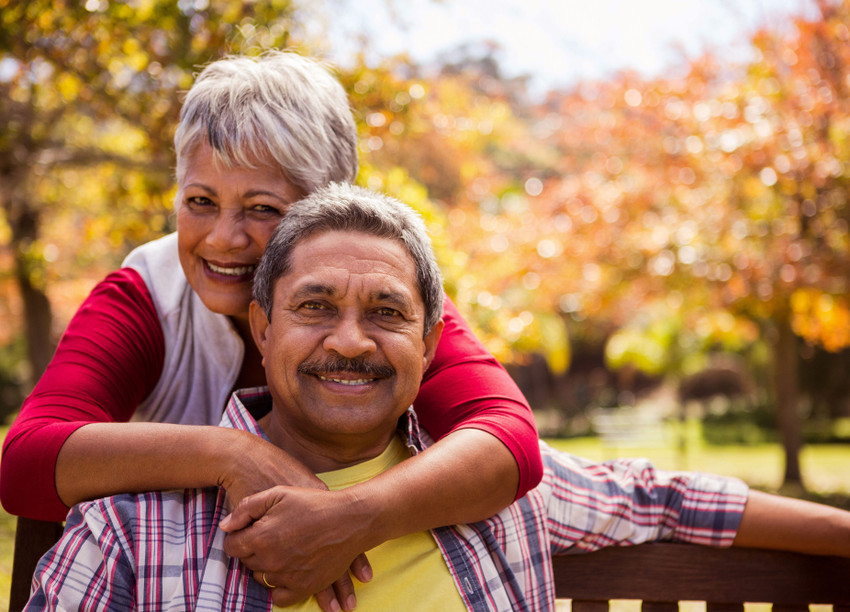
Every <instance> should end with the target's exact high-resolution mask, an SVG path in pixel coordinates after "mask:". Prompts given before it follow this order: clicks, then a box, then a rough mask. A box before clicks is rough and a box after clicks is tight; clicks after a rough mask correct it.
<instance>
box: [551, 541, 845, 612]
mask: <svg viewBox="0 0 850 612" xmlns="http://www.w3.org/2000/svg"><path fill="white" fill-rule="evenodd" d="M553 566H554V571H555V584H556V593H557V595H558V597H560V598H569V599H573V600H579V601H588V602H590V601H593V602H596V601H598V602H607V601H608V600H610V599H639V600H642V601H644V602H661V603H672V602H679V601H705V602H709V603H711V604H712V608H710V610H711V612H714V611H715V610H716V611H717V612H725V611H727V610H732V609H734V610H740V607H739V604H742V603H745V602H749V603H753V602H763V603H773V604H774V608H773V609H774V611H777V610H779V608H778V607H777V606H791V607H793V608H794V609H806V607H807V606H808V604H834V605H841V606H850V559H844V558H839V557H822V556H813V555H800V554H796V553H788V552H779V551H769V550H757V549H746V548H732V549H717V548H709V547H703V546H687V545H682V544H667V543H663V544H661V543H658V544H643V545H640V546H630V547H623V548H608V549H604V550H600V551H597V552H594V553H589V554H579V555H568V556H563V557H556V558H555V559H554V561H553ZM728 605H734V606H735V607H732V608H729V607H727V606H728ZM643 609H644V610H646V609H647V608H646V605H644V607H643Z"/></svg>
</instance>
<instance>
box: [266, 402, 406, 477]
mask: <svg viewBox="0 0 850 612" xmlns="http://www.w3.org/2000/svg"><path fill="white" fill-rule="evenodd" d="M274 411H275V409H274V407H272V409H271V410H270V411H269V412H268V413H267V414H266V415H264V416H263V417H261V418H259V419H257V424H258V425H259V426H260V428H261V429H262V430H263V432H264V433H265V434H266V436H267V437H268V438H269V440H270V441H271V442H272V444H274V445H275V446H277V447H278V448H280V449H281V450H283V451H285V452H286V453H287V454H289V455H291V456H292V457H294V458H295V459H297V460H298V461H300V462H301V463H303V464H304V465H306V466H307V467H308V468H310V470H312V471H313V473H315V474H320V473H322V472H333V471H335V470H340V469H343V468H347V467H350V466H352V465H356V464H358V463H362V462H364V461H368V460H370V459H374V458H375V457H377V456H378V455H380V454H381V453H382V452H384V450H386V448H387V446H388V445H389V443H390V440H392V437H393V436H394V435H395V430H393V431H388V432H386V433H385V434H384V433H382V434H380V435H376V436H370V437H369V439H368V440H367V439H365V437H364V436H336V437H330V436H328V437H323V438H322V439H321V440H317V439H312V438H310V437H308V436H303V435H298V433H297V432H293V431H290V430H288V429H287V428H285V427H282V426H280V422H279V420H278V419H275V418H274Z"/></svg>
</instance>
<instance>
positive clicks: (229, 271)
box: [207, 262, 256, 276]
mask: <svg viewBox="0 0 850 612" xmlns="http://www.w3.org/2000/svg"><path fill="white" fill-rule="evenodd" d="M207 265H208V266H209V267H210V270H212V271H213V272H215V273H216V274H224V275H226V276H242V275H243V274H249V273H251V272H253V271H254V268H255V267H256V266H236V267H235V268H222V267H221V266H217V265H215V264H213V263H210V262H207Z"/></svg>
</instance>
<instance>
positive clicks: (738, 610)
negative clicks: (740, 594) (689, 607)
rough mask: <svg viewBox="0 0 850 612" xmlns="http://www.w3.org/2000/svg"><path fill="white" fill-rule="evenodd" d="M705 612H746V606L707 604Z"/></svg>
mask: <svg viewBox="0 0 850 612" xmlns="http://www.w3.org/2000/svg"><path fill="white" fill-rule="evenodd" d="M705 612H744V604H742V603H733V604H730V603H714V602H711V601H709V602H706V605H705Z"/></svg>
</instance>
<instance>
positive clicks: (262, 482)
mask: <svg viewBox="0 0 850 612" xmlns="http://www.w3.org/2000/svg"><path fill="white" fill-rule="evenodd" d="M356 143H357V136H356V130H355V126H354V122H353V120H352V117H351V112H350V109H349V106H348V100H347V97H346V95H345V92H344V90H343V89H342V87H341V85H340V84H339V82H338V81H337V80H336V79H335V78H334V77H333V76H332V75H331V74H330V73H329V72H328V71H327V70H326V69H325V68H324V67H323V66H322V65H321V64H319V63H317V62H315V61H312V60H308V59H306V58H303V57H301V56H299V55H296V54H292V53H280V52H274V53H267V54H265V55H263V56H261V57H259V58H253V59H250V58H226V59H224V60H220V61H217V62H214V63H212V64H210V65H209V66H208V67H207V68H206V69H205V70H204V71H203V72H202V73H201V74H200V75H199V76H198V78H197V80H196V83H195V84H194V86H193V87H192V89H191V90H190V92H189V94H188V96H187V98H186V101H185V103H184V106H183V109H182V111H181V116H180V123H179V126H178V128H177V132H176V134H175V149H176V155H177V182H178V193H177V202H176V209H177V232H176V234H172V235H169V236H166V237H164V238H161V239H159V240H156V241H154V242H152V243H149V244H146V245H144V246H142V247H140V248H138V249H137V250H135V251H134V252H133V253H131V254H130V255H129V257H128V258H127V260H126V261H125V264H124V267H123V268H121V269H120V270H118V271H116V272H113V273H112V274H110V275H109V276H107V277H106V279H105V280H104V281H102V282H101V283H100V284H99V285H98V286H97V287H96V288H95V289H94V291H93V292H92V294H91V295H90V296H89V297H88V298H87V299H86V301H85V302H84V303H83V305H82V306H81V307H80V310H79V312H78V313H77V314H76V316H75V317H74V319H73V320H72V321H71V322H70V324H69V325H68V328H67V330H66V332H65V334H64V336H63V338H62V341H61V342H60V345H59V348H58V349H57V351H56V354H55V356H54V358H53V361H52V363H51V364H50V366H49V367H48V369H47V371H46V372H45V373H44V375H43V377H42V378H41V380H40V381H39V382H38V384H37V385H36V387H35V389H34V390H33V392H32V394H31V395H30V396H29V397H28V398H27V400H26V401H25V403H24V405H23V407H22V409H21V413H20V415H19V417H18V418H17V420H16V421H15V423H14V424H13V426H12V428H11V430H10V432H9V434H8V436H7V438H6V441H5V444H4V449H3V461H2V474H0V496H2V497H1V499H2V503H3V506H4V507H5V508H6V509H7V510H8V511H9V512H12V513H14V514H19V515H22V516H29V517H32V518H37V519H46V520H61V519H63V518H64V516H65V514H66V512H67V510H68V507H69V506H71V505H73V504H75V503H77V502H80V501H82V500H86V499H92V498H96V497H101V496H105V495H109V494H114V493H119V492H136V491H145V490H159V489H172V488H194V487H205V486H213V485H222V486H224V487H225V488H226V490H227V491H228V494H229V495H230V496H231V497H232V498H233V500H234V501H238V500H240V499H242V498H243V497H245V496H246V495H248V494H251V493H254V492H257V491H261V490H265V489H267V488H269V487H271V486H274V485H278V484H289V485H296V486H297V487H298V488H293V489H292V501H291V503H290V504H288V505H287V509H288V513H287V514H286V515H284V516H277V520H279V523H280V529H279V537H278V539H277V540H275V541H273V542H268V541H258V540H259V538H257V537H255V536H253V534H252V532H251V528H250V527H248V528H247V529H245V530H242V531H239V532H236V533H233V534H231V535H230V536H229V538H231V539H232V541H233V548H232V550H238V551H244V550H249V551H251V552H250V553H248V554H245V553H244V552H243V553H242V554H241V555H240V558H242V559H243V561H245V562H246V564H247V565H248V566H249V567H250V568H251V569H254V570H258V571H259V570H262V571H264V572H265V574H266V575H267V577H268V579H269V580H270V581H272V582H273V583H274V584H277V585H282V586H283V587H285V588H282V589H277V590H276V591H275V601H276V602H277V603H279V604H280V603H286V602H292V601H297V600H298V599H300V598H303V597H305V596H308V595H310V594H312V593H313V592H318V591H319V590H321V589H323V588H324V587H326V586H327V585H329V584H331V583H332V582H333V581H334V579H336V578H338V576H339V572H340V569H339V560H340V559H346V560H347V561H346V563H345V564H347V563H348V561H350V560H351V559H353V558H355V556H357V554H358V553H361V552H362V551H363V548H364V547H363V546H362V545H361V543H362V542H364V541H366V536H365V533H364V532H365V531H366V530H367V529H368V530H372V536H371V537H369V541H374V530H376V529H378V530H381V536H383V537H385V539H388V538H391V537H397V536H398V535H400V534H406V533H412V532H416V531H421V530H423V529H428V528H433V527H437V526H441V525H448V524H455V523H466V522H472V521H476V520H479V519H482V518H484V517H487V516H490V515H492V514H495V513H496V512H497V511H499V510H500V509H501V508H503V507H504V506H506V505H508V504H509V503H510V502H511V501H512V500H513V499H514V498H515V497H517V496H521V495H523V494H524V493H525V492H526V491H527V490H529V489H530V488H531V487H533V486H535V485H536V484H537V482H538V480H539V478H540V474H541V464H540V456H539V451H538V445H537V432H536V429H535V426H534V421H533V419H532V416H531V411H530V409H529V407H528V405H527V402H526V401H525V400H524V398H523V397H522V395H521V393H520V392H519V391H518V389H517V388H516V386H515V385H514V384H513V382H512V381H511V379H510V378H509V376H508V375H507V373H506V372H505V371H504V369H503V368H501V366H500V365H499V364H498V363H497V362H496V361H495V360H494V359H493V357H492V356H491V355H489V354H488V353H487V351H486V350H485V349H484V348H483V346H482V345H481V344H480V343H479V342H478V341H477V340H476V339H475V338H474V336H473V335H472V333H471V332H470V330H469V329H468V327H467V325H466V324H465V323H464V321H463V320H462V319H461V317H460V316H459V314H458V312H457V310H456V309H455V307H454V305H453V304H452V303H451V302H450V301H449V300H448V299H446V306H445V331H444V333H443V337H442V340H441V341H440V344H439V347H438V350H437V355H436V358H435V359H434V361H433V363H432V365H431V367H430V368H429V370H428V372H427V373H426V375H425V378H424V381H423V385H422V391H421V393H420V394H419V396H418V397H417V399H416V402H415V406H416V408H417V411H418V412H419V414H420V415H421V419H422V422H423V424H424V425H425V427H427V429H428V430H429V431H430V432H431V434H432V435H434V436H436V437H440V441H439V442H438V443H437V444H436V445H434V446H433V447H432V448H430V449H429V450H427V451H426V452H424V453H422V454H421V455H420V456H418V457H416V458H415V459H414V460H411V461H405V462H404V463H403V464H401V465H400V466H398V467H396V468H393V469H392V470H390V471H388V472H386V473H385V474H384V475H382V476H380V477H379V478H376V479H375V480H374V481H371V482H370V483H369V484H368V487H364V488H363V491H362V498H363V500H364V505H363V506H364V508H368V509H369V516H368V520H367V517H366V516H364V514H363V512H362V510H361V509H360V508H358V507H344V508H342V507H334V505H333V504H332V503H331V499H332V498H330V497H328V496H327V495H326V494H324V493H323V491H322V490H321V489H322V488H323V485H322V484H321V483H320V481H318V480H317V479H316V478H315V477H314V476H313V474H311V473H310V471H309V470H307V469H306V468H305V467H304V466H303V465H300V464H299V463H298V462H297V461H295V460H294V459H292V458H291V457H289V456H287V455H285V454H284V453H283V452H282V451H280V450H279V449H277V448H276V447H274V446H273V445H271V444H268V443H264V442H262V441H261V440H258V439H257V438H256V437H255V436H252V435H250V434H246V433H245V432H240V431H237V430H233V429H224V428H219V427H213V425H216V424H217V423H218V422H219V419H220V417H221V413H222V410H223V407H224V405H225V402H226V400H227V398H228V397H229V396H230V394H231V392H232V391H233V390H234V389H237V388H242V387H252V386H261V385H265V379H264V372H263V369H262V367H261V362H260V354H259V352H258V351H257V348H256V347H255V345H254V343H253V341H252V339H251V334H250V330H249V328H248V305H249V303H250V301H251V285H252V277H253V272H254V269H255V266H256V264H257V262H258V260H259V258H260V256H261V255H262V253H263V250H264V248H265V245H266V242H267V240H268V239H269V237H270V236H271V234H272V232H273V230H274V228H275V226H276V225H277V222H278V221H279V220H280V219H281V218H282V216H283V215H285V214H286V212H287V209H288V208H289V206H290V205H291V204H292V202H294V201H295V200H297V199H299V198H301V197H302V196H304V195H305V194H307V193H310V192H312V191H313V190H315V189H316V188H318V187H320V186H323V185H325V184H327V183H329V182H331V181H352V180H353V179H354V178H355V175H356V172H357V158H356V155H357V153H356V151H357V147H356ZM400 491H404V492H405V494H404V495H403V496H402V495H400V494H399V492H400ZM411 491H413V494H411ZM375 513H377V515H376V514H375ZM361 559H362V557H361ZM345 564H343V567H344V566H345ZM352 568H353V570H354V571H355V574H356V575H357V576H358V577H361V578H363V579H368V577H369V573H368V565H366V564H363V565H359V566H358V564H357V563H355V565H354V566H352ZM296 575H297V576H301V577H303V576H310V579H309V580H304V579H299V580H298V584H294V583H292V582H293V578H292V577H293V576H296ZM337 585H338V586H337V593H338V595H339V596H340V598H341V600H342V601H343V605H346V602H347V601H348V600H347V594H348V593H350V588H351V587H350V584H348V585H345V584H343V585H342V586H339V585H340V583H337ZM325 592H327V590H326V591H325ZM322 603H323V605H326V606H327V607H333V606H335V605H338V604H337V603H336V602H335V601H334V600H333V597H332V596H331V597H330V599H325V600H323V601H322ZM346 607H348V606H346Z"/></svg>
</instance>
